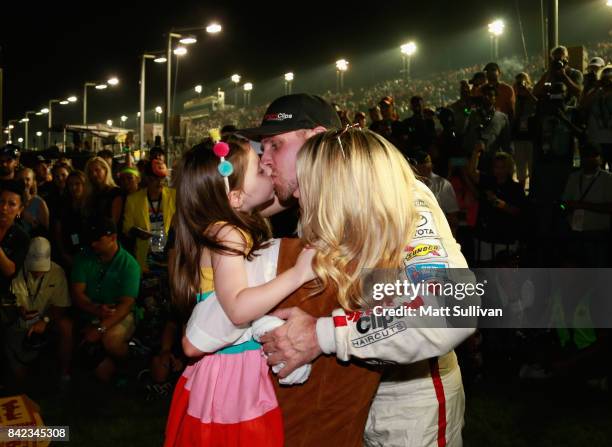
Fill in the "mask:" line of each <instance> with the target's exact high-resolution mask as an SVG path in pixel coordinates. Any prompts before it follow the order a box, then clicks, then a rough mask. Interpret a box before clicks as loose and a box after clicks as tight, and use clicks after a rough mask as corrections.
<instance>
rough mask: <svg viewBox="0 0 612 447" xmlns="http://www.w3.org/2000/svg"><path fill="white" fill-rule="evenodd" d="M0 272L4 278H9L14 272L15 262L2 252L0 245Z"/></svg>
mask: <svg viewBox="0 0 612 447" xmlns="http://www.w3.org/2000/svg"><path fill="white" fill-rule="evenodd" d="M0 273H2V275H3V276H4V277H6V278H11V277H12V276H13V275H14V274H15V273H16V266H15V263H14V262H13V261H11V259H10V258H9V257H8V256H7V255H6V253H4V250H3V249H2V247H0Z"/></svg>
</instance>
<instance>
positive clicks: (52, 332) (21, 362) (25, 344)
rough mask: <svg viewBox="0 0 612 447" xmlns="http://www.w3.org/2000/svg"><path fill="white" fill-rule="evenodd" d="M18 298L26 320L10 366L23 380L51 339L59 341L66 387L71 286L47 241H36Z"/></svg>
mask: <svg viewBox="0 0 612 447" xmlns="http://www.w3.org/2000/svg"><path fill="white" fill-rule="evenodd" d="M11 291H12V293H13V294H14V295H15V299H16V302H17V306H18V307H19V309H20V313H21V315H22V319H21V321H20V323H19V325H18V327H16V328H15V329H16V331H15V333H14V334H13V337H11V338H10V340H8V341H12V346H11V349H10V350H9V352H10V354H9V355H8V358H9V362H10V363H11V364H12V366H13V368H14V371H15V373H16V374H17V375H18V376H23V375H24V374H25V373H26V368H25V366H27V364H28V363H30V362H31V361H33V360H34V359H35V358H37V357H38V355H39V354H40V352H41V349H39V348H42V347H45V346H47V343H46V342H48V338H49V336H54V337H56V338H57V354H58V360H59V367H60V379H61V382H62V383H66V382H68V381H69V380H70V365H71V359H72V320H71V319H70V317H69V316H68V312H67V310H68V309H69V308H70V296H69V294H68V283H67V281H66V275H65V274H64V270H63V269H62V268H61V267H60V266H59V265H57V264H56V263H54V262H52V261H51V244H50V243H49V241H48V240H47V239H45V238H43V237H36V238H34V239H32V241H31V243H30V247H29V249H28V253H27V256H26V258H25V262H24V265H23V268H21V269H20V271H19V273H18V274H17V275H16V277H15V278H14V279H13V281H12V284H11Z"/></svg>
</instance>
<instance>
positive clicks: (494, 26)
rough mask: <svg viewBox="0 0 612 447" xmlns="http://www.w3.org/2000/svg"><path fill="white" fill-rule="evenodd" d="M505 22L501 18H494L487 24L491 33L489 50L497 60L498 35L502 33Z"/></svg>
mask: <svg viewBox="0 0 612 447" xmlns="http://www.w3.org/2000/svg"><path fill="white" fill-rule="evenodd" d="M505 27H506V24H505V23H504V21H503V20H499V19H498V20H495V21H493V22H491V23H489V25H488V29H489V34H490V35H491V52H492V57H493V60H495V61H497V58H498V57H499V36H501V35H502V34H503V33H504V28H505Z"/></svg>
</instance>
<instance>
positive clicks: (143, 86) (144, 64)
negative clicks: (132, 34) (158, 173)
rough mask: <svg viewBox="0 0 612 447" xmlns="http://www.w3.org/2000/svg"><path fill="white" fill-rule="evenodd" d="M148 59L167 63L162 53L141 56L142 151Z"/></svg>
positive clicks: (140, 105)
mask: <svg viewBox="0 0 612 447" xmlns="http://www.w3.org/2000/svg"><path fill="white" fill-rule="evenodd" d="M147 59H152V60H153V62H155V63H157V64H163V63H165V62H166V58H165V57H163V56H162V55H161V52H158V54H155V53H144V54H142V55H141V56H140V98H139V100H140V101H139V108H140V112H139V115H138V118H139V120H138V139H139V140H138V143H139V144H140V148H141V149H144V127H145V98H146V96H145V94H146V72H147V70H146V68H147Z"/></svg>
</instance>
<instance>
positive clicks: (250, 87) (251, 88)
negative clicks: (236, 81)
mask: <svg viewBox="0 0 612 447" xmlns="http://www.w3.org/2000/svg"><path fill="white" fill-rule="evenodd" d="M251 90H253V84H251V83H250V82H247V83H246V84H244V91H245V92H250V91H251Z"/></svg>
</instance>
